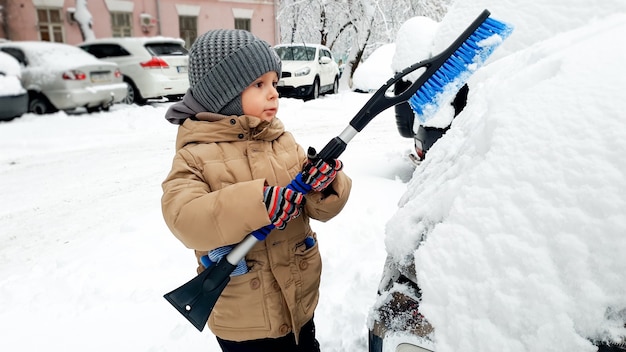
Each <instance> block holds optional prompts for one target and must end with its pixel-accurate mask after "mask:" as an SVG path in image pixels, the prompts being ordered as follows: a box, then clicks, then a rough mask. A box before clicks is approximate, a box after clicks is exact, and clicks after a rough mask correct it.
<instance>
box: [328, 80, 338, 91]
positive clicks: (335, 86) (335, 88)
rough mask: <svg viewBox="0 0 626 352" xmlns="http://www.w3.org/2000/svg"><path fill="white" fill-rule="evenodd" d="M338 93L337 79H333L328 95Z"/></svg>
mask: <svg viewBox="0 0 626 352" xmlns="http://www.w3.org/2000/svg"><path fill="white" fill-rule="evenodd" d="M337 93H339V77H335V82H334V83H333V89H332V90H331V91H330V94H337Z"/></svg>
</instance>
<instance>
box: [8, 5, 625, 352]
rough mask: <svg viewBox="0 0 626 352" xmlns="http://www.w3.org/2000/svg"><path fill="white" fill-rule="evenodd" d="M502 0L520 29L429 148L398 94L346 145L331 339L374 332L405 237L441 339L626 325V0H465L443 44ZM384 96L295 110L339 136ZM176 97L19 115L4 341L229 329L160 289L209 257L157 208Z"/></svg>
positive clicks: (187, 347) (345, 340)
mask: <svg viewBox="0 0 626 352" xmlns="http://www.w3.org/2000/svg"><path fill="white" fill-rule="evenodd" d="M518 3H519V4H518ZM483 8H488V9H490V10H491V11H492V14H493V16H494V18H497V19H499V20H502V21H506V22H508V23H511V24H513V25H514V26H515V32H514V33H513V35H511V37H510V38H509V39H507V41H506V42H505V43H504V44H503V45H502V47H501V48H499V49H498V50H497V51H496V52H495V53H494V57H493V58H492V59H493V60H491V61H490V62H489V63H488V64H487V65H486V66H484V67H483V68H481V69H480V70H479V71H478V72H477V73H476V74H475V75H474V76H473V77H472V79H471V81H470V96H469V101H468V106H467V107H466V109H465V110H464V111H463V113H462V114H461V115H459V116H458V117H457V118H456V119H455V120H454V123H453V125H452V128H451V129H450V131H449V132H448V133H447V134H446V135H445V136H444V137H443V138H442V139H441V140H440V141H439V142H438V143H437V144H436V145H435V146H434V147H433V148H432V149H431V150H430V151H429V154H428V155H427V158H426V160H425V162H424V163H422V165H420V166H419V167H417V168H416V169H415V170H413V168H412V166H411V164H410V163H409V162H408V160H407V159H406V157H405V156H406V154H407V153H408V151H409V149H410V148H411V147H412V141H411V140H409V139H403V138H401V137H400V136H399V135H398V133H397V131H396V127H395V120H394V116H393V111H392V110H388V111H385V112H384V113H382V114H381V115H380V116H379V117H377V118H376V119H374V120H373V121H372V122H371V123H370V125H369V126H367V127H366V128H365V129H364V130H363V131H362V132H361V133H360V134H358V135H357V136H356V137H355V138H354V140H352V141H351V142H350V144H349V145H348V149H347V150H346V152H345V153H344V154H343V155H342V160H343V161H344V163H345V165H346V166H345V167H346V172H347V173H348V174H349V175H350V176H351V177H352V178H353V180H354V186H353V192H352V196H351V199H350V201H349V202H348V205H347V206H346V208H345V210H344V211H343V212H342V213H341V214H340V215H339V216H338V217H337V218H335V219H333V220H332V221H330V222H328V223H325V224H322V223H317V222H315V223H313V226H314V229H315V230H316V231H317V232H318V234H319V236H320V242H319V245H320V250H321V251H322V256H323V260H324V272H323V277H322V287H321V294H322V297H321V300H320V304H319V307H318V310H317V313H316V325H317V328H318V338H319V340H320V342H321V344H322V348H323V350H324V351H325V352H331V351H337V352H339V351H366V350H367V342H366V341H367V340H366V337H367V328H366V321H367V318H368V314H369V309H370V307H371V306H372V304H373V303H374V302H375V300H376V289H377V286H378V281H379V279H380V274H381V272H382V267H383V263H384V260H385V256H386V255H387V252H389V253H390V254H391V255H392V256H393V257H394V258H395V259H396V260H398V261H404V260H406V259H407V258H411V256H413V255H414V256H415V262H416V267H417V272H418V278H419V280H420V285H421V287H422V290H423V302H422V312H423V313H424V314H425V315H426V316H427V318H428V319H429V320H430V322H431V323H432V324H433V325H434V326H435V329H436V334H435V338H436V346H437V351H438V352H445V351H494V352H495V351H515V352H517V351H529V352H530V351H564V352H565V351H594V347H593V346H592V345H591V344H590V343H589V342H588V338H609V337H616V336H619V335H622V336H623V335H624V334H626V332H625V331H624V328H623V324H624V319H625V317H624V313H621V314H619V313H618V312H619V311H621V310H623V309H625V308H626V294H625V293H626V279H625V277H624V273H626V259H625V258H626V257H625V256H624V253H626V236H624V235H625V234H626V158H624V155H625V154H626V119H624V113H623V111H625V108H626V106H625V105H626V93H625V91H624V88H623V87H624V86H626V73H625V72H624V71H625V69H624V68H623V67H624V66H623V63H624V62H626V49H625V48H624V47H623V46H620V45H619V44H620V40H621V39H620V38H621V37H622V36H623V34H625V33H626V3H625V2H624V1H623V0H605V1H603V2H602V4H601V5H600V4H595V3H590V2H589V1H583V0H558V1H551V2H550V4H545V1H540V0H530V1H524V2H515V1H502V0H499V1H487V0H476V1H472V2H468V1H464V2H458V4H456V5H455V6H454V7H453V8H452V9H451V12H450V13H449V15H448V16H447V17H446V18H445V19H444V22H442V24H441V26H440V27H439V28H440V31H439V32H438V33H437V36H436V37H435V38H436V40H435V44H436V46H438V45H441V46H442V47H445V46H447V44H448V43H449V42H450V41H451V38H453V37H454V36H455V34H458V33H459V32H460V31H461V30H462V29H463V28H464V27H465V26H466V25H467V24H468V23H469V22H471V20H472V19H473V17H475V16H476V15H477V14H478V13H480V11H482V9H483ZM459 28H460V29H459ZM446 41H447V42H446ZM441 42H445V43H443V44H438V43H441ZM440 49H441V48H438V49H437V48H435V50H434V51H435V52H437V51H439V50H440ZM385 69H387V68H385ZM369 97H370V95H369V94H358V93H352V92H349V91H345V90H343V91H341V92H340V94H338V95H334V96H333V95H330V96H325V97H323V98H322V99H319V100H314V101H309V102H306V103H303V102H302V101H299V100H295V99H281V110H280V113H279V116H280V118H281V119H282V120H283V121H284V122H285V124H286V126H287V128H288V129H289V130H291V131H292V132H293V133H294V134H295V136H296V138H297V139H298V140H299V142H300V143H301V144H302V145H303V146H305V147H306V146H309V145H311V146H315V147H318V148H321V147H323V145H325V144H326V142H327V141H328V140H329V139H330V138H332V137H334V136H335V135H337V134H339V133H340V132H341V131H342V130H343V128H344V127H345V126H346V125H347V123H348V121H349V120H350V118H351V117H352V116H353V115H354V114H355V113H356V111H358V109H359V108H360V107H361V106H362V105H363V104H364V103H365V101H366V100H367V99H368V98H369ZM167 106H168V104H167V103H162V104H152V105H148V106H144V107H137V106H131V107H126V106H121V105H116V106H114V107H113V108H112V111H110V112H108V113H97V114H91V115H87V114H66V113H63V112H59V113H56V114H52V115H47V116H36V115H32V114H27V115H24V116H23V117H21V118H18V119H15V120H13V121H11V122H9V123H0V151H1V152H0V195H1V199H2V201H1V204H0V331H2V332H3V333H2V338H0V350H2V351H27V352H31V351H32V352H35V351H40V350H44V349H45V350H51V351H84V350H85V349H88V350H89V351H92V352H100V351H102V352H104V351H106V352H109V351H112V350H116V351H147V352H156V351H218V347H217V343H216V342H215V339H214V337H213V336H212V335H211V333H210V332H209V331H208V329H205V331H204V332H203V333H199V332H198V331H197V330H195V328H193V327H192V326H191V325H190V324H189V323H188V322H187V321H186V320H185V319H184V318H182V317H181V316H180V315H179V314H178V313H177V312H176V311H175V310H174V309H173V308H172V307H171V306H170V305H169V304H168V303H167V302H166V301H165V300H164V299H163V298H162V295H163V294H164V293H165V292H168V291H170V290H172V289H173V288H176V287H178V286H179V285H180V284H182V283H183V282H185V281H187V280H188V279H190V278H191V277H193V275H194V270H195V263H194V257H193V254H192V253H191V252H190V251H189V250H187V249H185V248H184V247H183V246H182V244H180V243H179V242H178V241H177V240H176V239H175V238H174V237H173V236H172V235H171V234H170V233H169V231H168V230H167V227H166V226H165V224H164V223H163V220H162V217H161V212H160V203H159V200H160V196H161V189H160V182H161V181H162V180H163V178H164V177H165V176H166V174H167V172H168V170H169V167H170V163H171V159H172V156H173V146H174V138H175V134H176V128H175V127H174V126H173V125H170V124H169V123H167V122H166V121H165V120H164V118H163V115H164V113H165V110H166V108H167ZM398 206H399V207H398ZM424 229H428V231H426V234H427V236H426V237H425V238H426V241H425V242H423V243H422V244H421V245H420V246H419V248H418V244H420V241H421V240H422V239H423V236H422V235H423V234H424V233H425V231H423V230H424ZM416 248H417V250H416Z"/></svg>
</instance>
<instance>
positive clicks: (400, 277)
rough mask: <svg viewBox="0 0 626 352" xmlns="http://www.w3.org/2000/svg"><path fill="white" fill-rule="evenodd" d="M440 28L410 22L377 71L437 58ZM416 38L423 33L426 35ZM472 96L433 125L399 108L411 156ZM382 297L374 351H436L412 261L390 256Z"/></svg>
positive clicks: (372, 333)
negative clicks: (435, 44) (421, 308)
mask: <svg viewBox="0 0 626 352" xmlns="http://www.w3.org/2000/svg"><path fill="white" fill-rule="evenodd" d="M436 29H437V23H436V22H435V21H433V20H431V19H429V18H426V17H422V16H419V17H414V18H412V19H409V20H408V21H407V22H406V23H404V24H403V25H402V27H401V28H400V29H399V31H398V37H397V40H396V43H395V47H393V49H394V52H393V55H391V56H390V55H388V49H389V48H391V47H388V48H387V49H385V50H386V51H387V55H378V59H376V57H375V60H376V65H374V66H383V65H385V66H389V67H390V71H391V72H400V71H402V70H403V69H405V68H406V67H409V66H411V65H413V64H415V63H418V62H420V61H422V60H425V59H428V58H429V57H431V56H432V53H431V43H432V38H433V36H434V33H435V30H436ZM414 33H420V34H421V36H416V35H414ZM381 49H384V47H383V48H381ZM366 62H367V60H366ZM365 67H367V66H365ZM357 71H358V69H357ZM391 74H392V75H393V73H391ZM420 74H421V73H417V74H415V75H414V76H412V75H409V76H408V77H406V78H407V79H405V80H399V81H398V82H396V83H395V84H394V92H395V93H396V94H399V93H401V92H403V91H405V90H406V89H407V88H408V87H409V86H410V85H411V84H412V82H413V81H415V80H416V78H418V77H419V75H420ZM370 77H371V75H370ZM365 82H367V81H365ZM383 83H384V82H383ZM365 87H367V85H365ZM467 92H468V88H467V85H465V86H464V87H463V88H461V90H460V91H459V93H458V94H457V95H456V97H455V99H454V101H453V102H451V107H450V108H449V109H448V108H442V109H441V110H443V111H440V112H438V113H437V115H440V116H435V118H434V119H433V121H434V122H433V124H432V125H421V124H419V123H418V124H417V125H416V123H415V120H416V118H415V114H414V112H413V110H412V109H411V107H410V106H409V104H408V103H407V102H404V103H401V104H398V105H396V106H395V107H394V110H395V116H396V126H397V128H398V132H399V133H400V135H401V136H402V137H406V138H412V139H413V141H414V147H415V153H414V154H413V153H412V154H410V157H411V159H412V160H413V161H414V162H415V163H416V164H419V163H420V162H421V161H422V160H423V159H424V157H425V155H426V152H427V151H428V150H429V149H430V148H431V147H432V146H433V144H434V143H435V142H436V141H437V140H438V139H439V138H441V137H442V136H443V134H444V133H445V132H446V131H447V130H448V129H449V128H450V123H451V121H452V119H453V118H454V116H456V115H458V114H459V113H460V112H461V110H463V108H464V107H465V104H466V100H467ZM448 115H449V116H448ZM452 115H453V116H452ZM429 123H430V121H429ZM377 294H378V299H377V301H376V303H375V304H374V306H373V307H372V308H371V314H370V317H371V322H370V324H369V336H368V343H369V352H397V351H402V352H427V351H430V350H432V349H433V348H434V347H433V342H432V334H433V327H432V326H431V325H430V323H429V322H428V320H427V319H426V317H424V316H423V315H422V314H421V313H420V311H419V301H420V297H421V292H420V288H419V286H418V284H417V277H416V274H415V266H414V265H413V263H412V262H411V261H407V262H406V263H400V262H398V261H396V260H394V259H393V256H391V255H388V256H387V259H386V261H385V265H384V267H383V274H382V279H381V281H380V283H379V286H378V292H377Z"/></svg>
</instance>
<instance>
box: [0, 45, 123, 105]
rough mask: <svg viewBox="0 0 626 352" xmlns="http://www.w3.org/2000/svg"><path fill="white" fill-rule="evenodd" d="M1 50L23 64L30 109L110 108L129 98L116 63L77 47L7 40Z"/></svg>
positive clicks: (24, 82)
mask: <svg viewBox="0 0 626 352" xmlns="http://www.w3.org/2000/svg"><path fill="white" fill-rule="evenodd" d="M0 51H2V52H5V53H7V54H9V55H11V56H13V57H14V58H15V59H16V60H17V61H18V62H19V63H20V64H21V66H22V70H21V74H22V85H23V86H24V88H26V90H27V91H28V96H29V99H28V101H29V103H28V110H29V111H31V112H35V113H38V114H46V113H50V112H55V111H57V110H67V111H69V110H74V109H76V108H79V107H84V108H86V109H87V111H88V112H93V111H97V110H101V109H102V110H108V109H109V107H110V106H111V105H112V104H114V103H116V102H120V101H121V100H122V99H124V97H126V85H125V84H124V82H123V81H122V73H121V72H120V71H119V69H118V68H117V65H116V64H113V63H110V62H104V61H101V60H98V59H96V58H95V57H93V56H92V55H89V54H88V53H85V52H84V51H82V50H80V49H78V48H77V47H75V46H72V45H68V44H62V43H50V42H27V41H24V42H11V41H9V42H5V43H0Z"/></svg>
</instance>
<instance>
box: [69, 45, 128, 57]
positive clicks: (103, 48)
mask: <svg viewBox="0 0 626 352" xmlns="http://www.w3.org/2000/svg"><path fill="white" fill-rule="evenodd" d="M80 48H81V49H83V50H85V51H86V52H88V53H90V54H91V55H93V56H95V57H97V58H98V59H102V58H105V57H119V56H130V53H129V52H128V51H126V49H124V48H122V47H121V46H119V45H117V44H87V45H81V47H80Z"/></svg>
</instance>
